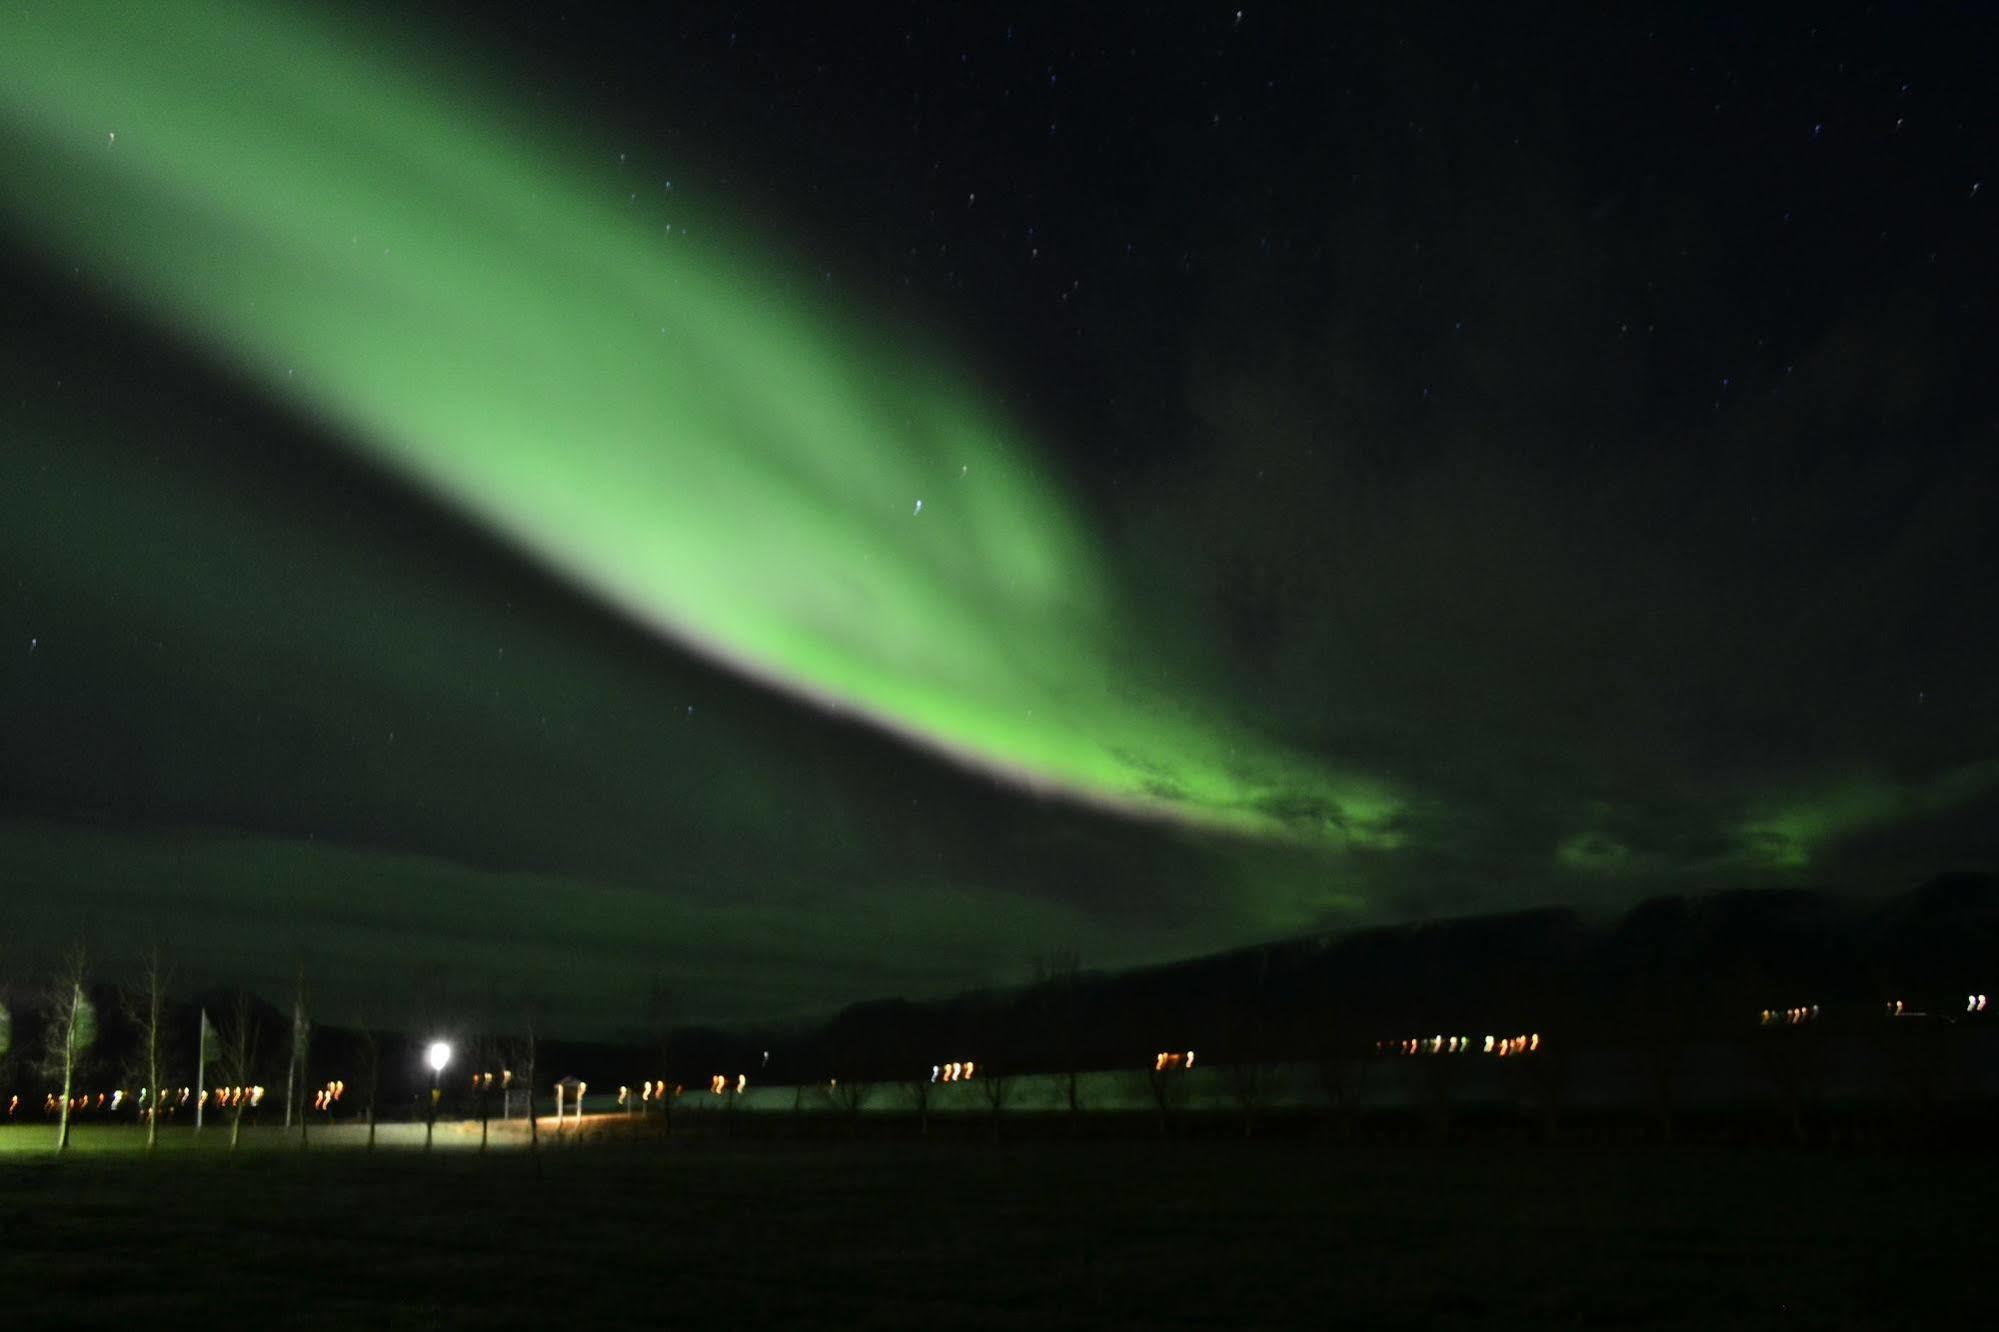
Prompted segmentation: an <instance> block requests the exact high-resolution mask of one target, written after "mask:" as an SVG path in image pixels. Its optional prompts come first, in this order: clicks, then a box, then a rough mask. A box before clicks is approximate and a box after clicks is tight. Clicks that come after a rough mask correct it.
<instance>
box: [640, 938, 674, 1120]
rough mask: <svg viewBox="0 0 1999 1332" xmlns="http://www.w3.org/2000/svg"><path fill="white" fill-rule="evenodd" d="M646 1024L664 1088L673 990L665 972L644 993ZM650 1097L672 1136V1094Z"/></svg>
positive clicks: (669, 1045) (671, 1052)
mask: <svg viewBox="0 0 1999 1332" xmlns="http://www.w3.org/2000/svg"><path fill="white" fill-rule="evenodd" d="M646 1025H647V1028H648V1030H650V1032H651V1033H652V1053H653V1059H654V1062H655V1064H656V1067H655V1069H654V1072H656V1073H657V1074H658V1075H659V1076H658V1078H657V1079H656V1081H657V1082H658V1083H659V1085H660V1086H661V1087H662V1088H663V1087H664V1085H665V1080H666V1077H667V1070H668V1067H669V1065H670V1061H671V1059H672V1056H673V1049H672V1040H673V990H672V988H671V987H670V986H668V985H667V983H666V978H665V977H664V976H661V975H658V974H655V975H654V976H653V978H652V988H651V990H650V991H648V992H647V994H646ZM653 1099H655V1100H657V1101H658V1102H659V1113H660V1117H661V1120H662V1121H663V1122H664V1124H665V1125H666V1135H667V1136H668V1137H669V1138H670V1137H672V1136H673V1097H672V1096H671V1095H668V1094H666V1093H665V1092H664V1091H662V1092H661V1094H660V1095H658V1096H655V1097H654V1098H653Z"/></svg>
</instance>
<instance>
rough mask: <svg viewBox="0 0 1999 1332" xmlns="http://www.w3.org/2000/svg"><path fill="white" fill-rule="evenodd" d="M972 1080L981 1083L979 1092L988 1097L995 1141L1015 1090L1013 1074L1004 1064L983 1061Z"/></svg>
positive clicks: (987, 1103) (987, 1102) (988, 1107)
mask: <svg viewBox="0 0 1999 1332" xmlns="http://www.w3.org/2000/svg"><path fill="white" fill-rule="evenodd" d="M972 1081H974V1082H976V1083H978V1084H979V1092H980V1093H981V1094H982V1095H983V1096H984V1097H985V1098H986V1108H987V1109H988V1110H990V1111H991V1112H992V1121H991V1122H992V1126H993V1141H994V1142H998V1141H999V1136H1000V1116H1001V1115H1003V1114H1005V1113H1006V1103H1007V1099H1008V1096H1009V1094H1010V1093H1011V1092H1012V1091H1013V1075H1012V1074H1010V1073H1008V1072H1006V1071H1005V1069H1004V1067H1003V1066H994V1065H993V1064H991V1063H981V1064H980V1065H979V1066H978V1074H977V1076H975V1077H974V1078H973V1079H972Z"/></svg>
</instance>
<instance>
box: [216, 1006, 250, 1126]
mask: <svg viewBox="0 0 1999 1332" xmlns="http://www.w3.org/2000/svg"><path fill="white" fill-rule="evenodd" d="M221 1035H222V1052H221V1054H222V1058H221V1064H222V1080H223V1081H224V1082H225V1083H227V1084H228V1085H229V1087H230V1088H231V1096H230V1103H229V1150H230V1151H232V1152H233V1151H235V1150H236V1144H237V1142H238V1141H239V1140H240V1139H241V1138H242V1136H243V1110H244V1108H245V1107H246V1106H247V1105H248V1104H249V1101H250V1099H251V1092H252V1089H253V1088H254V1086H255V1084H256V1081H257V1037H258V1032H257V1013H256V1009H255V1007H254V1006H253V1005H252V1004H251V1002H250V994H249V992H248V991H247V990H238V991H237V992H236V1002H235V1004H234V1005H233V1011H232V1012H231V1013H230V1015H229V1028H228V1030H227V1031H225V1032H223V1033H221Z"/></svg>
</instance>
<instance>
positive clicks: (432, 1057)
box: [423, 1041, 451, 1073]
mask: <svg viewBox="0 0 1999 1332" xmlns="http://www.w3.org/2000/svg"><path fill="white" fill-rule="evenodd" d="M423 1062H424V1063H426V1064H428V1065H430V1071H431V1072H433V1073H442V1072H443V1071H444V1066H445V1065H446V1064H448V1063H450V1062H451V1042H449V1041H432V1042H431V1043H430V1048H429V1049H428V1050H425V1051H424V1052H423Z"/></svg>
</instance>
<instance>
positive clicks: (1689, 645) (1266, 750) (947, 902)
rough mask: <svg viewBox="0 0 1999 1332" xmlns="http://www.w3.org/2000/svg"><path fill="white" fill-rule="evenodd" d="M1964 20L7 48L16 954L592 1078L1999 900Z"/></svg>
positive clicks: (461, 4)
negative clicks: (983, 1008) (1358, 963)
mask: <svg viewBox="0 0 1999 1332" xmlns="http://www.w3.org/2000/svg"><path fill="white" fill-rule="evenodd" d="M1868 22H1869V23H1872V22H1873V20H1869V21H1868ZM1951 22H1957V20H1951ZM1919 26H1920V25H1913V24H1905V23H1903V21H1902V20H1899V19H1895V18H1883V19H1881V20H1880V22H1879V23H1878V24H1877V25H1875V26H1874V27H1869V26H1868V25H1867V24H1865V23H1856V24H1852V25H1847V24H1842V23H1839V22H1835V21H1833V20H1830V19H1827V20H1825V21H1824V22H1822V23H1821V24H1819V25H1818V27H1817V29H1816V35H1813V33H1811V32H1805V31H1803V30H1799V31H1794V30H1792V29H1791V28H1790V27H1789V26H1787V23H1786V21H1784V20H1783V19H1781V18H1780V17H1778V16H1775V15H1772V16H1768V17H1767V18H1766V17H1762V16H1751V17H1747V18H1744V19H1742V20H1741V22H1740V23H1738V24H1735V25H1733V26H1730V25H1717V24H1709V23H1706V22H1704V21H1702V20H1700V19H1699V18H1697V17H1685V18H1680V17H1676V16H1664V15H1656V14H1655V15H1649V16H1645V18H1644V20H1643V21H1642V22H1641V21H1640V19H1639V18H1636V17H1632V16H1630V15H1628V14H1620V13H1610V12H1606V13H1605V14H1603V15H1597V16H1586V17H1585V16H1570V17H1566V18H1562V19H1559V20H1557V19H1555V18H1552V17H1549V16H1545V15H1543V16H1533V15H1525V14H1521V13H1517V12H1516V13H1511V14H1508V15H1499V14H1494V15H1487V14H1484V13H1482V12H1481V13H1478V14H1472V13H1469V12H1465V11H1455V12H1449V13H1446V12H1444V11H1438V12H1436V13H1430V12H1428V11H1422V12H1418V11H1411V10H1407V9H1406V7H1404V8H1400V9H1397V8H1391V9H1387V10H1379V9H1365V8H1360V9H1357V8H1353V7H1340V6H1287V7H1282V8H1281V9H1278V10H1273V11H1272V12H1269V13H1265V12H1263V11H1262V10H1259V9H1256V8H1254V7H1250V8H1245V9H1243V10H1242V11H1241V12H1240V13H1238V12H1237V11H1236V9H1235V7H1233V6H1230V7H1228V8H1227V9H1225V10H1221V11H1217V12H1216V13H1214V14H1207V13H1205V12H1197V11H1196V10H1194V9H1191V8H1190V9H1185V10H1183V11H1176V12H1174V13H1173V14H1172V15H1171V17H1170V18H1161V16H1160V15H1159V14H1158V13H1156V12H1152V11H1145V12H1144V13H1142V14H1141V13H1140V12H1139V11H1137V10H1136V9H1133V10H1130V11H1126V10H1124V9H1121V8H1119V7H1116V6H1109V7H1097V6H1092V7H1084V8H1075V7H1069V8H1068V9H1065V10H1064V11H1063V16H1062V17H1060V18H1059V19H1058V18H1056V17H1053V16H1050V15H1046V14H1039V15H1038V14H1034V13H1031V12H1029V10H1028V9H1027V8H1026V7H1023V8H1021V10H1020V12H1017V13H1016V12H1012V11H1009V12H1007V13H1004V14H1001V13H998V12H996V11H988V10H984V9H981V8H980V7H977V6H949V7H945V6H923V5H917V4H911V5H908V6H898V5H894V4H890V5H882V6H869V7H867V8H866V9H864V10H851V9H849V10H845V11H840V12H835V11H831V10H829V11H827V12H825V13H819V12H817V11H799V12H785V13H782V14H781V15H780V14H779V13H778V12H776V11H774V10H773V11H764V10H761V9H759V8H758V7H755V6H678V5H660V6H651V7H638V8H635V9H634V8H631V7H625V6H618V7H610V6H582V7H574V8H564V7H555V6H547V5H543V4H529V3H526V0H521V2H520V3H514V0H492V3H480V4H475V3H474V2H473V0H417V2H416V3H413V4H411V5H406V6H405V5H399V6H382V5H376V4H374V3H373V2H372V0H338V2H336V3H329V4H315V5H310V6H306V5H295V4H290V3H283V4H271V5H265V4H247V3H242V4H237V3H227V2H226V0H175V2H174V3H162V4H155V5H143V6H141V5H132V6H125V5H116V4H110V3H99V2H98V0H82V2H81V3H54V2H49V3H44V2H42V0H0V164H4V172H0V337H4V339H5V344H4V345H5V348H6V351H7V353H8V354H7V356H6V357H5V358H4V359H0V967H5V966H8V965H11V963H10V961H9V959H10V958H29V959H32V958H33V957H35V956H38V955H39V954H40V953H41V952H46V951H47V950H49V949H52V948H54V947H55V946H56V945H57V944H58V943H60V941H61V940H63V939H64V938H67V937H71V936H74V935H76V934H79V933H90V934H93V935H94V936H96V937H98V938H99V939H100V942H101V944H102V948H103V951H104V952H105V953H106V955H107V956H111V955H119V956H123V955H128V954H130V953H131V952H132V951H133V950H134V949H135V948H136V947H138V946H139V945H140V944H141V943H143V941H144V939H145V938H146V937H147V935H148V933H149V932H152V933H167V934H171V935H172V936H174V941H175V942H176V944H177V946H178V947H179V948H180V949H181V951H182V953H183V955H184V956H185V958H186V959H187V961H188V965H189V969H190V971H191V972H197V971H198V972H199V974H200V975H202V976H206V977H210V978H213V979H214V980H216V981H217V982H218V983H232V984H233V983H235V982H236V981H238V980H242V981H247V982H249V983H251V984H253V985H259V986H262V987H264V988H265V989H266V990H269V989H271V988H272V986H273V985H281V984H283V983H284V981H285V978H286V977H288V976H289V975H290V974H291V968H292V959H293V956H294V955H295V954H296V953H298V952H301V951H304V952H311V953H313V954H315V956H316V957H317V958H318V959H319V962H320V970H321V971H322V972H324V973H326V974H327V977H328V979H327V986H328V988H327V990H326V991H325V993H326V994H327V996H328V1001H329V1003H333V1002H335V1001H336V997H335V992H334V989H333V988H332V987H334V986H335V985H336V984H337V983H344V984H347V985H348V997H349V998H350V999H352V1000H353V1002H354V1006H355V1007H357V1008H358V1007H359V1006H361V1004H362V1002H363V1001H367V1000H373V999H374V998H377V997H381V996H390V997H392V996H393V995H394V994H395V993H397V992H398V988H399V987H404V988H405V989H406V990H409V991H412V992H413V991H414V990H417V989H421V990H423V992H424V993H426V994H440V993H443V994H446V995H447V997H449V998H451V999H452V1001H453V1002H457V1003H460V1004H461V1005H462V1006H471V1005H473V1004H474V1003H475V1002H484V1001H483V999H481V996H482V995H485V994H487V993H489V992H490V991H491V990H492V989H493V988H494V987H495V986H496V985H498V983H499V981H500V980H501V979H503V978H504V979H505V980H506V982H507V983H508V984H518V986H519V987H520V988H521V989H522V990H523V991H525V990H528V989H532V991H533V992H534V993H535V994H536V995H537V996H540V997H541V998H543V999H545V1000H546V1002H547V1003H548V1004H549V1005H550V1006H551V1007H550V1011H551V1014H556V1013H557V1010H560V1016H561V1017H562V1020H564V1021H573V1022H574V1023H575V1024H576V1026H577V1028H578V1029H579V1030H591V1031H599V1032H609V1033H617V1032H620V1031H622V1030H624V1029H625V1028H626V1027H628V1026H630V1025H631V1024H632V1023H633V1022H635V1021H636V1019H635V1018H634V1016H633V1014H632V1013H631V1011H630V1009H631V1004H632V996H633V995H634V994H635V993H639V994H642V993H644V992H646V991H648V990H649V989H651V988H653V983H654V981H655V980H656V979H658V980H660V981H661V982H662V983H664V984H666V985H667V986H669V987H670V988H672V989H674V990H675V991H676V992H678V994H679V995H680V996H681V1001H682V1002H681V1012H682V1015H683V1016H685V1017H687V1018H689V1019H691V1020H705V1019H713V1020H716V1021H734V1020H738V1019H741V1020H750V1019H758V1018H763V1017H768V1016H772V1015H787V1014H792V1015H795V1014H800V1013H808V1012H818V1011H823V1010H824V1009H825V1008H827V1007H830V1006H835V1005H838V1004H842V1003H846V1002H851V1001H855V1000H860V999H867V998H876V997H883V996H889V995H896V994H900V995H905V996H923V995H935V994H942V993H948V992H955V991H957V990H961V989H963V988H965V987H975V986H985V985H993V984H1005V983H1010V982H1012V981H1015V980H1019V979H1021V978H1022V976H1023V974H1024V972H1025V970H1026V967H1027V962H1028V959H1029V958H1031V957H1033V956H1035V955H1038V954H1044V953H1047V952H1049V951H1062V950H1073V951H1074V952H1076V953H1078V954H1080V955H1081V957H1082V959H1083V960H1084V963H1085V965H1086V966H1090V967H1101V968H1106V969H1110V968H1120V967H1127V966H1137V965H1142V964H1147V963H1153V962H1164V961H1168V960H1171V959H1175V958H1184V957H1187V956H1191V955H1194V954H1198V953H1204V952H1210V951H1214V950H1218V949H1226V948H1235V947H1244V946H1249V945H1252V944H1255V943H1257V942H1258V941H1261V940H1269V939H1277V938H1287V937H1294V936H1298V935H1301V934H1309V933H1314V932H1326V931H1337V930H1342V929H1347V928H1353V927H1359V926H1364V925H1369V924H1376V923H1382V924H1388V923H1403V922H1411V921H1424V920H1432V919H1440V918H1445V917H1450V916H1455V915H1462V914H1469V913H1478V912H1495V911H1509V910H1514V909H1520V908H1526V907H1532V906H1541V905H1548V904H1565V905H1570V906H1574V907H1576V908H1579V909H1582V910H1586V911H1605V912H1607V911H1612V910H1617V909H1620V908H1621V907H1623V906H1625V905H1628V904H1630V903H1633V902H1637V901H1642V900H1645V899H1648V898H1651V897H1657V896H1661V895H1671V894H1689V893H1703V892H1710V891H1718V890H1725V889H1731V888H1738V887H1740V888H1766V887H1801V888H1808V887H1825V888H1833V889H1838V890H1843V891H1852V892H1856V893H1867V892H1893V891H1899V890H1901V889H1904V888H1906V887H1908V886H1909V885H1910V884H1912V883H1914V882H1916V881H1919V880H1920V879H1922V878H1923V877H1924V876H1927V875H1929V874H1932V873H1935V872H1938V871H1943V870H1967V871H1972V872H1981V871H1991V870H1992V869H1994V868H1995V866H1999V842H1995V841H1994V837H1995V832H1994V829H1995V828H1996V827H1999V821H1995V820H1994V819H1993V817H1992V811H1993V809H1994V807H1995V805H1999V689H1995V688H1994V686H1993V681H1994V675H1993V670H1992V663H1993V662H1994V661H1995V660H1999V616H1994V615H1992V614H1991V613H1990V610H1991V607H1992V606H1993V605H1995V604H1999V525H1995V524H1993V523H1992V522H1991V514H1992V513H1993V512H1994V511H1999V449H1995V448H1993V447H1992V446H1991V445H1992V429H1993V424H1992V423H1993V421H1994V420H1999V404H1995V399H1994V395H1993V391H1992V388H1991V385H1990V384H1989V383H1988V382H1987V381H1988V380H1989V376H1988V375H1986V374H1984V373H1983V367H1985V366H1987V365H1989V364H1992V363H1995V362H1999V318H1995V317H1994V312H1995V310H1999V251H1995V249H1994V248H1993V247H1992V246H1991V245H1990V244H1989V236H1990V232H1991V225H1990V223H1991V211H1990V210H1991V208H1992V207H1994V206H1995V204H1999V188H1996V187H1995V186H1994V185H1993V183H1992V182H1991V180H1990V179H1989V174H1988V173H1989V170H1990V161H1991V147H1992V145H1991V144H1990V142H1989V139H1990V136H1989V135H1987V136H1983V137H1981V135H1980V134H1979V133H1977V132H1976V131H1975V127H1977V126H1989V125H1995V124H1999V114H1994V113H1993V110H1994V108H1993V98H1994V97H1995V96H1999V93H1993V92H1991V91H1988V90H1987V85H1988V84H1989V82H1990V80H1987V79H1984V78H1983V77H1982V70H1981V69H1978V68H1976V60H1977V53H1979V52H1981V51H1983V50H1986V49H1989V42H1985V41H1982V40H1979V39H1976V38H1975V37H1974V34H1973V33H1972V32H1971V31H1970V30H1969V29H1968V28H1966V29H1965V30H1964V31H1962V32H1960V33H1959V34H1958V36H1959V37H1961V38H1962V40H1951V41H1943V40H1940V39H1938V38H1937V36H1936V35H1935V33H1933V32H1919V31H1918V30H1917V29H1918V27H1919ZM1960 26H1963V25H1960ZM1609 50H1614V51H1621V52H1624V53H1626V54H1627V55H1628V56H1629V60H1628V61H1625V62H1623V63H1606V62H1604V61H1602V60H1601V59H1600V53H1601V52H1603V51H1609ZM1842 69H1844V71H1845V72H1844V73H1841V72H1840V71H1841V70H1842ZM10 941H11V942H10ZM197 954H199V956H198V957H197V956H196V955H197ZM335 976H338V977H340V978H343V979H342V980H340V981H338V982H336V980H335V979H334V977H335ZM412 977H415V978H418V980H412V979H411V978H412ZM419 980H420V982H421V983H420V984H419ZM5 981H6V977H5V975H4V974H0V985H4V983H5ZM389 1020H400V1019H399V1018H397V1017H396V1015H395V1013H394V1012H390V1013H388V1014H386V1015H385V1017H384V1021H389Z"/></svg>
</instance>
